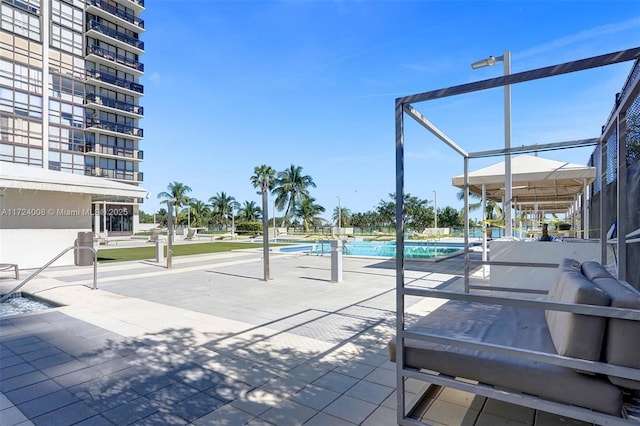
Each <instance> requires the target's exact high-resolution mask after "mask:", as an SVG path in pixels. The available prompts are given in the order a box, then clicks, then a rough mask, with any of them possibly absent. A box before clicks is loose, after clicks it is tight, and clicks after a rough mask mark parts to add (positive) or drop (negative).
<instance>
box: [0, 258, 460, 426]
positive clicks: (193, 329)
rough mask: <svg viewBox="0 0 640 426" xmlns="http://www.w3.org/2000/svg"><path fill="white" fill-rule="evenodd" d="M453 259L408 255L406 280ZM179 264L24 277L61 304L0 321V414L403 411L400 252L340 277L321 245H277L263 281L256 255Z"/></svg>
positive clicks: (210, 420)
mask: <svg viewBox="0 0 640 426" xmlns="http://www.w3.org/2000/svg"><path fill="white" fill-rule="evenodd" d="M462 261H463V259H462V257H456V258H452V259H448V260H445V261H443V262H440V263H430V262H411V263H410V265H408V270H407V272H406V278H407V280H413V281H414V284H418V285H423V286H428V287H435V286H448V285H451V284H452V283H453V282H454V281H455V280H456V274H458V273H459V272H460V271H462V270H463V268H462ZM173 265H174V268H173V269H171V270H166V269H165V268H163V267H160V266H158V265H156V264H154V263H152V262H129V263H120V264H111V265H100V266H99V267H98V276H99V279H98V285H99V287H100V289H99V290H97V291H92V290H90V288H89V287H90V284H91V281H92V268H91V267H85V268H54V269H51V270H47V271H46V272H45V273H44V276H43V277H42V278H38V279H36V280H34V281H32V282H30V283H29V284H27V285H26V287H25V288H24V291H25V292H28V293H31V294H34V295H36V296H39V297H42V298H46V299H49V300H52V301H55V302H57V303H59V304H61V305H64V306H63V307H60V308H56V309H53V310H48V311H44V312H41V313H33V314H27V315H19V316H14V317H8V318H5V319H1V320H0V424H2V425H16V424H21V425H23V424H24V425H28V424H36V425H70V424H83V425H84V424H86V425H102V424H104V425H111V424H115V425H125V424H140V425H145V424H176V425H183V424H194V425H207V424H212V425H242V424H249V425H279V426H280V425H285V426H286V425H299V424H305V425H353V424H362V425H391V424H395V423H396V410H395V404H396V399H395V364H392V363H390V362H389V361H387V354H386V342H387V341H388V339H389V338H390V337H391V335H392V334H393V331H394V327H395V291H394V289H395V263H393V262H388V261H377V260H372V259H356V258H344V261H343V271H344V272H343V278H344V282H343V283H332V282H330V281H329V280H330V275H331V272H330V258H329V257H317V256H295V255H294V256H291V255H273V256H271V276H272V277H273V279H272V280H270V281H268V282H264V281H262V280H261V277H262V271H263V267H262V261H261V259H260V255H259V253H224V254H217V255H202V256H191V257H178V258H174V261H173ZM23 274H24V276H25V277H26V276H27V272H26V271H25V272H24V273H23ZM15 283H16V281H15V280H12V279H11V278H10V277H5V276H4V275H3V276H2V277H1V278H0V293H6V292H7V290H9V289H10V288H11V287H12V286H14V285H15ZM432 303H433V302H432V301H429V300H422V301H420V302H418V300H417V299H415V300H410V303H409V311H410V313H412V314H416V315H421V314H424V313H426V312H429V311H430V310H432V309H433V308H434V305H433V304H432ZM407 387H408V389H410V391H411V392H412V393H414V394H415V393H418V392H420V391H421V390H422V384H421V383H417V382H416V383H413V382H411V383H408V385H407Z"/></svg>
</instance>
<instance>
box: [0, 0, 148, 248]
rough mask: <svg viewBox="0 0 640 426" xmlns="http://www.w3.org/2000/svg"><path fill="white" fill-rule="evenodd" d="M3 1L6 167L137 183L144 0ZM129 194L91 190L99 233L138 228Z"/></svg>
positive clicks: (1, 153) (0, 127)
mask: <svg viewBox="0 0 640 426" xmlns="http://www.w3.org/2000/svg"><path fill="white" fill-rule="evenodd" d="M0 1H1V4H0V6H1V14H2V16H1V18H2V20H1V29H0V31H1V32H0V167H2V164H3V162H5V163H6V162H9V163H16V164H22V165H27V166H31V167H38V168H43V169H47V170H49V171H56V172H60V173H71V174H76V175H83V176H94V177H96V178H102V179H108V180H110V181H116V182H120V183H126V184H132V185H136V186H138V185H140V184H141V183H142V181H143V174H142V172H141V171H140V165H141V163H142V160H143V152H142V150H140V144H141V142H142V139H143V130H142V128H141V127H140V120H141V119H142V118H143V115H144V114H143V113H144V111H143V108H142V106H140V99H141V98H142V96H143V92H144V90H143V86H142V85H141V84H140V82H139V80H140V77H141V76H142V75H143V74H144V65H143V64H142V63H141V62H140V56H141V55H142V54H143V53H144V43H143V42H142V41H141V40H140V36H141V34H142V33H143V32H144V21H143V20H142V19H141V18H140V14H141V13H142V12H143V11H144V0H0ZM49 176H51V175H49ZM116 193H117V194H116ZM123 193H125V194H126V191H125V192H123V191H115V193H114V194H112V195H109V194H106V195H105V194H96V193H95V192H94V193H91V209H92V214H91V227H92V230H93V231H94V232H96V233H105V232H107V233H108V234H109V235H110V236H114V235H130V234H132V233H133V232H135V226H136V224H137V223H138V205H139V203H141V202H142V200H141V199H140V198H137V197H127V196H122V194H123ZM134 193H135V192H132V194H134Z"/></svg>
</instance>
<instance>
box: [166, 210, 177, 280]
mask: <svg viewBox="0 0 640 426" xmlns="http://www.w3.org/2000/svg"><path fill="white" fill-rule="evenodd" d="M176 204H177V200H175V199H171V200H167V228H168V234H169V235H168V238H167V269H171V267H172V266H173V206H174V205H176ZM177 216H178V215H177V209H176V217H177Z"/></svg>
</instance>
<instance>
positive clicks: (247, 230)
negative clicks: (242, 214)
mask: <svg viewBox="0 0 640 426" xmlns="http://www.w3.org/2000/svg"><path fill="white" fill-rule="evenodd" d="M236 232H237V233H238V234H240V235H255V234H262V222H242V223H238V224H236Z"/></svg>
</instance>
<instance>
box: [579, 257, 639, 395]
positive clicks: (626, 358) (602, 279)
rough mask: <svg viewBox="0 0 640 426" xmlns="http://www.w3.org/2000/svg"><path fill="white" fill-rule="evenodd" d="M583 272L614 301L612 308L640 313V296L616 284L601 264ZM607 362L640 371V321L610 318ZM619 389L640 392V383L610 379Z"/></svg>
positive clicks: (590, 265)
mask: <svg viewBox="0 0 640 426" xmlns="http://www.w3.org/2000/svg"><path fill="white" fill-rule="evenodd" d="M582 270H583V271H584V274H585V275H586V276H587V277H590V278H591V279H592V281H593V283H594V284H595V285H596V286H598V287H599V288H601V289H602V290H604V291H605V292H606V293H607V294H608V295H609V297H610V298H611V307H614V308H622V309H639V310H640V292H639V291H638V290H636V289H634V288H633V287H631V286H630V285H628V284H627V283H623V282H620V281H618V280H616V279H615V278H614V277H613V276H611V274H609V272H607V270H606V269H605V268H604V267H603V266H602V265H600V264H599V263H597V262H585V263H584V264H583V265H582ZM603 357H604V358H603V361H605V362H607V363H610V364H615V365H622V366H624V367H631V368H640V321H634V320H625V319H619V318H609V319H608V324H607V328H606V332H605V338H604V351H603ZM609 380H610V381H611V383H613V384H616V385H618V386H622V387H626V388H631V389H640V382H639V381H637V380H630V379H625V378H621V377H615V376H609Z"/></svg>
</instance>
